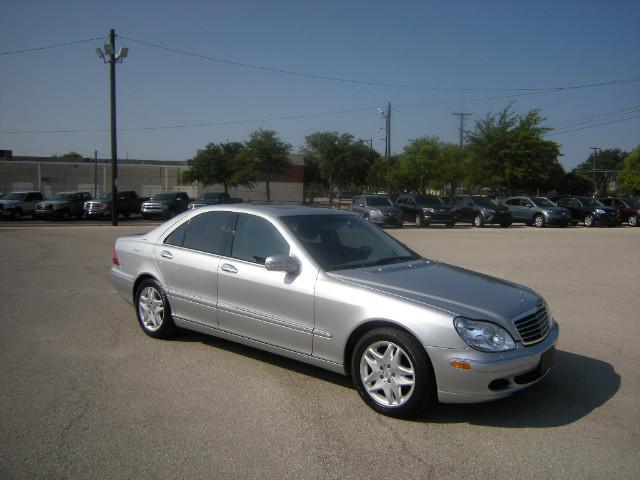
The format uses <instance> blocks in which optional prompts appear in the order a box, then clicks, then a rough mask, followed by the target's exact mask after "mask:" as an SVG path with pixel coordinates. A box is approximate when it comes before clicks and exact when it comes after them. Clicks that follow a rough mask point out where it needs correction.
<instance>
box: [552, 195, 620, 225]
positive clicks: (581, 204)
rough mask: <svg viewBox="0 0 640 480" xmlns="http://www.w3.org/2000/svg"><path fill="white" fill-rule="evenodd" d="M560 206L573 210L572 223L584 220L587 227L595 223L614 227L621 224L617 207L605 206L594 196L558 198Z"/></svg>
mask: <svg viewBox="0 0 640 480" xmlns="http://www.w3.org/2000/svg"><path fill="white" fill-rule="evenodd" d="M558 206H559V207H564V208H566V209H568V210H569V211H570V212H571V223H574V224H576V223H578V222H579V221H581V222H584V226H585V227H593V226H594V225H600V226H609V227H614V226H616V225H619V224H620V217H619V216H618V211H617V210H616V209H615V208H611V207H605V206H604V205H603V204H602V203H600V202H599V201H598V200H596V199H595V198H593V197H564V198H561V199H559V200H558Z"/></svg>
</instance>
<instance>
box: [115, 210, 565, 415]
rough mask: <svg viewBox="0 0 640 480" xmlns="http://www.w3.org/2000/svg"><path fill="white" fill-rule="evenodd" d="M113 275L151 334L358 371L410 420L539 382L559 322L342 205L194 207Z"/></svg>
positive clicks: (150, 236) (525, 297)
mask: <svg viewBox="0 0 640 480" xmlns="http://www.w3.org/2000/svg"><path fill="white" fill-rule="evenodd" d="M111 276H112V279H113V283H114V285H115V287H116V289H117V290H118V292H119V293H120V294H121V295H122V296H123V297H124V298H125V299H126V300H127V301H128V302H130V303H132V304H133V305H134V306H135V311H136V313H137V317H138V321H139V323H140V326H141V327H142V329H143V331H144V332H145V333H146V334H148V335H149V336H151V337H155V338H165V337H168V336H170V335H171V334H172V333H174V331H175V329H176V327H182V328H186V329H191V330H196V331H199V332H204V333H207V334H211V335H215V336H219V337H223V338H227V339H230V340H233V341H236V342H240V343H243V344H247V345H251V346H254V347H257V348H261V349H264V350H268V351H270V352H274V353H277V354H280V355H283V356H286V357H290V358H294V359H297V360H300V361H303V362H307V363H310V364H313V365H316V366H319V367H322V368H326V369H328V370H332V371H334V372H339V373H342V374H350V375H351V376H352V378H353V382H354V384H355V386H356V387H357V389H358V391H359V393H360V395H361V396H362V398H363V399H364V401H365V402H366V403H367V404H368V405H369V406H371V407H372V408H373V409H375V410H377V411H378V412H381V413H384V414H387V415H391V416H397V417H407V416H411V415H414V414H416V413H418V412H420V411H421V410H423V409H425V408H427V407H429V406H430V405H432V404H433V403H434V402H435V401H436V400H440V401H441V402H452V403H461V402H479V401H486V400H493V399H497V398H501V397H505V396H507V395H509V394H511V393H513V392H515V391H518V390H521V389H523V388H525V387H527V386H529V385H532V384H533V383H535V382H537V381H538V380H540V379H541V378H542V377H543V376H544V375H545V374H546V373H547V372H548V371H549V369H550V368H551V365H552V363H553V354H554V345H555V343H556V340H557V338H558V331H559V329H558V325H557V323H556V322H555V321H554V320H553V318H552V316H551V312H550V311H549V307H548V306H547V304H546V303H545V301H544V300H543V299H542V297H540V295H538V294H536V293H535V292H534V291H532V290H531V289H529V288H526V287H523V286H520V285H516V284H514V283H510V282H507V281H504V280H499V279H497V278H493V277H489V276H486V275H481V274H478V273H474V272H471V271H468V270H464V269H462V268H458V267H453V266H450V265H445V264H442V263H439V262H435V261H432V260H428V259H424V258H421V257H420V256H419V255H418V254H416V253H415V252H413V251H411V250H410V249H409V248H407V247H406V246H404V245H403V244H401V243H400V242H398V241H397V240H395V239H394V238H393V237H391V236H390V235H388V234H387V233H385V232H384V231H382V230H381V229H379V228H377V227H375V226H373V225H371V224H369V223H367V222H366V221H365V220H363V219H362V218H361V217H359V216H358V215H355V214H352V213H346V212H340V211H336V210H331V209H322V208H310V207H301V206H296V205H246V204H245V205H241V204H238V205H219V206H212V207H203V208H199V209H195V210H189V211H188V212H185V213H183V214H181V215H179V216H177V217H175V218H173V219H171V220H169V221H167V222H166V223H164V224H162V225H160V226H159V227H157V228H156V229H154V230H152V231H150V232H149V233H146V234H142V235H133V236H127V237H121V238H119V239H118V240H117V241H116V244H115V248H114V252H113V266H112V268H111Z"/></svg>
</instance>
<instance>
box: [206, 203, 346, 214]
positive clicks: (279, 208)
mask: <svg viewBox="0 0 640 480" xmlns="http://www.w3.org/2000/svg"><path fill="white" fill-rule="evenodd" d="M216 210H226V211H233V212H238V213H263V214H267V215H269V216H272V217H289V216H294V215H341V214H342V215H353V214H352V213H351V212H347V211H342V210H335V209H333V208H329V207H310V206H308V205H299V204H288V203H287V204H278V203H232V204H225V205H212V206H209V207H202V208H199V209H198V211H200V212H202V211H216Z"/></svg>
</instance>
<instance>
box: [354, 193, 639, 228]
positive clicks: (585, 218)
mask: <svg viewBox="0 0 640 480" xmlns="http://www.w3.org/2000/svg"><path fill="white" fill-rule="evenodd" d="M350 210H351V211H353V212H356V213H358V214H360V215H362V216H363V217H364V218H365V219H366V220H367V221H370V222H372V223H375V224H377V225H381V226H395V227H402V225H403V224H404V222H406V221H409V222H413V223H415V225H416V226H417V227H425V226H429V225H433V224H441V225H445V226H446V227H453V225H455V224H456V223H458V222H470V223H471V224H473V226H475V227H482V226H484V225H488V224H495V225H500V226H501V227H508V226H510V225H511V224H513V223H524V224H526V225H532V226H536V227H544V226H546V225H557V226H559V227H566V226H567V225H569V224H572V225H576V224H578V223H583V224H584V225H585V226H586V227H592V226H595V225H599V226H609V227H613V226H616V225H620V224H621V223H627V224H629V225H631V226H637V225H638V217H640V198H617V197H608V198H603V199H601V200H598V199H596V198H592V197H583V196H571V197H563V198H560V199H558V201H557V203H554V202H552V201H551V200H549V199H548V198H546V197H536V196H527V195H519V196H515V197H510V198H507V199H505V200H504V201H503V202H502V203H498V202H496V201H495V200H493V199H492V198H490V197H488V196H485V195H457V196H455V197H453V198H452V199H451V202H450V203H449V204H447V203H446V202H445V201H444V200H443V199H442V198H440V197H438V196H437V195H423V194H414V193H403V194H400V195H399V196H398V197H397V198H396V201H395V203H393V202H391V200H390V199H389V198H388V197H387V196H385V195H356V196H354V197H353V199H352V200H351V206H350Z"/></svg>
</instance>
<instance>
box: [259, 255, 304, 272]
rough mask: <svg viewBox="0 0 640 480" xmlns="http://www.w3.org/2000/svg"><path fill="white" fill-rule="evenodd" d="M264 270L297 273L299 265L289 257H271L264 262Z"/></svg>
mask: <svg viewBox="0 0 640 480" xmlns="http://www.w3.org/2000/svg"><path fill="white" fill-rule="evenodd" d="M264 268H266V269H267V270H268V271H270V272H287V273H297V272H298V271H299V270H300V264H299V263H298V260H296V259H295V258H293V257H290V256H289V255H272V256H270V257H267V259H266V260H265V262H264Z"/></svg>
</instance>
